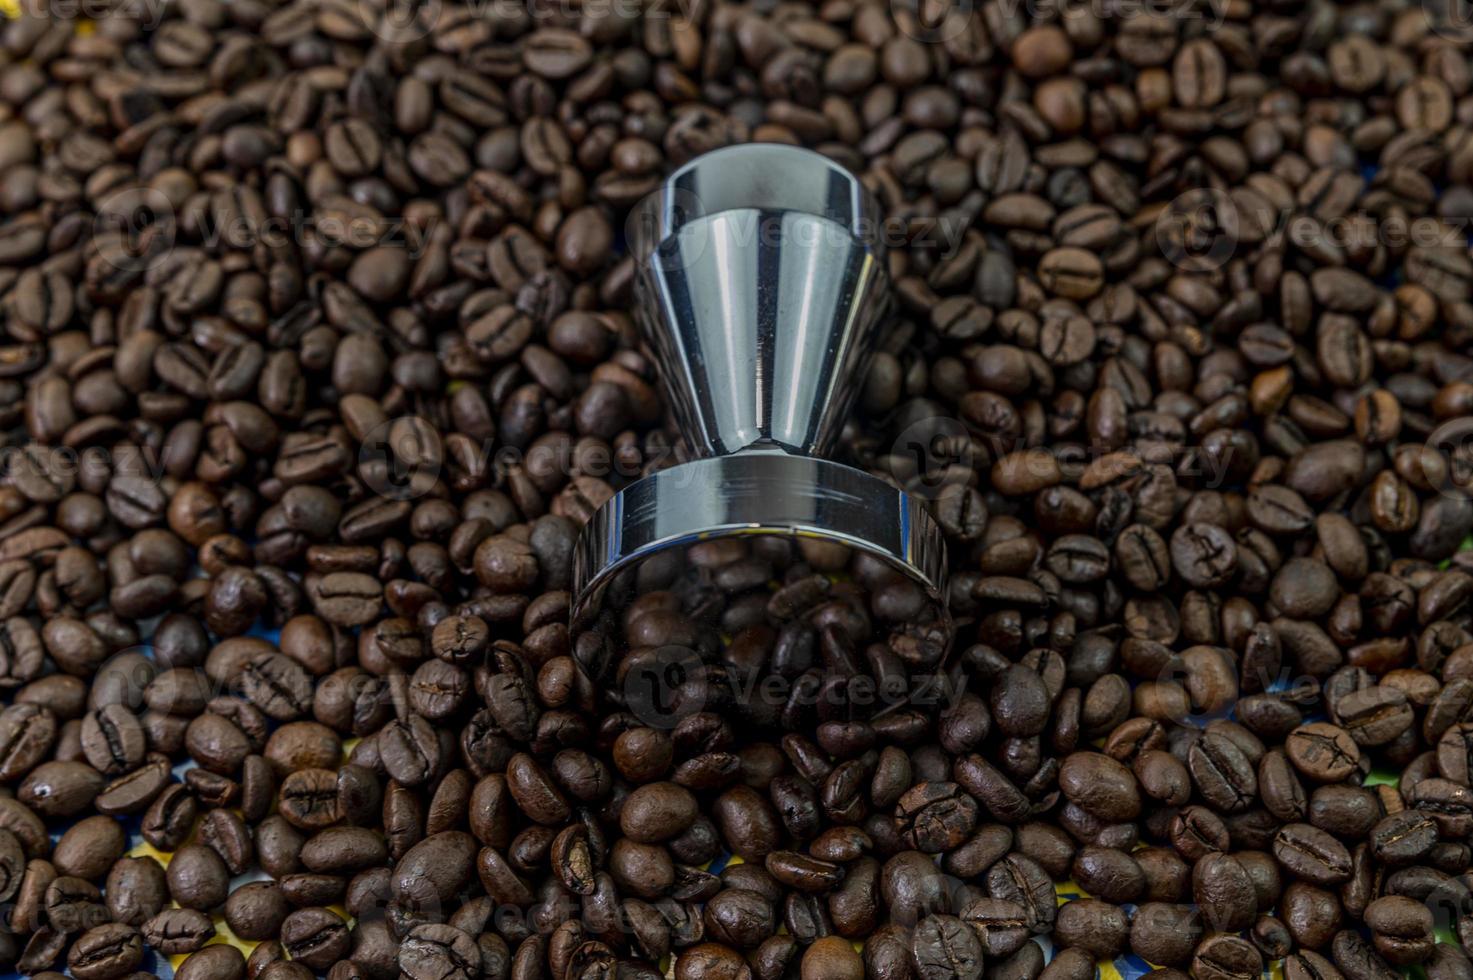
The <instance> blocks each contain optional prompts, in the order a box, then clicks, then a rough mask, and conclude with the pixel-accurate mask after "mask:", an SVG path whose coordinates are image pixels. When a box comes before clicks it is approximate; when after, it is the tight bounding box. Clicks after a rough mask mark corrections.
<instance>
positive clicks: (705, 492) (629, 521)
mask: <svg viewBox="0 0 1473 980" xmlns="http://www.w3.org/2000/svg"><path fill="white" fill-rule="evenodd" d="M741 534H781V535H789V536H794V537H812V538H819V539H822V540H826V541H832V542H836V543H839V544H843V545H847V546H849V547H851V548H854V549H856V550H858V551H862V552H865V553H867V554H869V555H872V556H874V557H876V558H879V559H881V560H883V561H884V562H886V563H887V564H889V565H891V566H893V567H894V568H895V569H896V570H897V571H898V572H901V573H903V574H904V575H906V576H908V577H909V578H911V579H913V580H914V581H916V582H917V583H918V584H920V585H921V586H922V587H923V588H925V590H926V591H927V593H928V594H929V596H930V598H931V599H932V600H933V602H934V603H935V604H936V605H937V607H938V608H939V609H940V610H941V611H942V613H943V614H944V610H945V602H944V601H942V598H943V596H942V593H943V591H944V588H945V582H946V553H945V544H944V541H943V539H942V535H941V531H940V529H939V528H938V527H937V526H936V522H935V521H934V520H933V519H932V518H931V515H930V514H928V513H927V512H926V509H925V507H924V505H923V504H922V503H921V502H920V501H919V500H917V499H915V498H913V497H911V496H909V495H908V494H906V493H903V492H902V491H900V490H897V489H895V488H894V487H892V486H890V485H889V484H888V483H885V482H884V481H883V480H880V479H877V478H875V477H873V476H870V475H869V474H867V473H864V472H862V471H860V470H856V469H854V468H853V467H849V466H845V465H843V464H842V463H835V462H831V461H829V460H824V459H815V458H812V457H807V456H793V455H788V454H786V453H782V452H775V451H774V452H757V451H750V452H745V453H738V454H736V455H733V456H720V457H714V458H709V459H698V460H693V461H691V462H689V463H685V464H682V465H680V466H676V467H672V468H671V469H668V470H661V471H659V472H657V473H654V474H652V475H650V476H648V477H645V478H644V479H643V480H640V481H639V482H638V483H635V484H633V485H632V486H629V487H627V488H626V489H624V490H623V491H622V492H620V493H619V494H618V495H616V496H615V497H614V498H613V499H611V500H609V501H608V503H606V504H604V506H603V507H602V508H600V509H599V511H598V512H597V513H596V514H595V515H594V516H593V519H592V521H591V522H590V523H589V525H588V526H587V527H586V528H585V529H584V533H583V535H582V537H581V538H580V539H579V542H578V549H577V551H576V552H575V554H574V557H573V595H574V596H577V597H578V602H577V605H576V606H575V608H574V613H573V621H574V623H575V624H577V623H579V622H581V621H584V620H585V619H586V618H587V617H588V616H589V615H590V614H591V613H594V612H596V611H597V609H598V608H599V607H600V606H601V604H602V598H603V594H604V592H605V590H606V588H607V587H608V586H609V584H610V583H611V582H612V581H613V580H615V579H616V578H618V577H619V575H620V573H621V572H624V571H627V570H631V569H634V568H635V566H637V565H639V564H640V563H641V562H643V561H644V560H645V559H648V558H650V557H653V556H654V555H657V554H660V553H663V552H665V551H668V550H670V549H674V548H679V547H683V546H689V545H693V544H697V543H699V542H701V541H703V540H707V539H710V538H717V537H725V536H729V535H741Z"/></svg>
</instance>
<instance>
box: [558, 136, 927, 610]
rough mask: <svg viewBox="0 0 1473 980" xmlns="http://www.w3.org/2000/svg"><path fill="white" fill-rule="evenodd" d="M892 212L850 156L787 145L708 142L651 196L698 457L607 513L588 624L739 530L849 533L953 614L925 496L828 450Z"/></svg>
mask: <svg viewBox="0 0 1473 980" xmlns="http://www.w3.org/2000/svg"><path fill="white" fill-rule="evenodd" d="M880 217H881V216H880V212H879V207H878V204H877V202H876V201H875V200H874V198H873V197H872V196H871V195H870V194H869V192H868V191H867V190H866V189H865V188H864V186H863V185H862V184H861V183H860V182H859V180H858V179H857V178H856V177H855V176H853V175H852V174H850V173H849V172H848V171H847V170H845V169H844V168H842V167H840V166H839V165H838V164H836V163H834V162H833V161H831V160H829V159H828V158H826V157H824V156H821V155H820V154H817V153H814V152H812V151H809V150H803V149H798V148H795V147H790V146H781V145H775V144H749V145H745V146H734V147H728V148H726V149H721V150H716V151H713V152H711V153H707V154H705V155H704V156H701V157H699V158H697V159H695V160H693V161H691V162H690V163H688V164H686V165H685V166H684V167H681V168H680V169H679V170H677V171H676V172H675V173H674V174H672V175H671V176H670V177H669V178H668V179H667V180H666V181H665V183H664V184H663V185H662V186H661V187H660V189H659V190H658V191H657V192H656V193H654V194H652V195H651V196H650V198H648V199H647V200H646V201H645V202H644V203H643V204H642V205H641V207H640V209H639V210H638V211H637V212H636V214H635V215H634V217H633V219H632V221H631V225H632V231H631V235H630V238H631V241H630V243H629V245H630V248H631V249H632V250H633V251H634V254H635V258H636V260H637V262H638V280H637V295H638V304H639V305H638V311H637V312H638V319H639V323H640V328H641V330H642V332H643V336H644V339H645V342H646V343H647V345H648V346H649V348H650V350H651V351H652V352H653V354H654V356H655V360H656V362H657V366H658V368H659V370H660V373H661V375H662V377H663V381H664V384H665V387H666V390H667V393H668V396H669V399H670V404H671V406H672V409H673V413H674V417H675V421H676V423H677V425H678V426H679V428H680V431H681V434H682V435H683V437H684V440H685V442H686V443H687V444H688V447H689V449H690V453H691V455H692V456H693V457H694V458H693V459H691V460H689V461H688V462H684V463H681V464H679V465H676V466H672V467H670V468H668V469H663V470H659V471H657V472H654V473H652V474H650V475H648V476H646V477H644V478H643V479H641V480H639V481H638V482H636V483H634V484H632V485H630V486H628V487H627V488H625V489H624V490H623V491H622V492H620V493H618V494H617V495H615V496H614V497H613V498H612V499H610V500H609V501H608V502H607V503H606V504H604V506H603V507H602V508H600V509H599V510H598V511H597V512H596V513H595V514H594V516H593V518H592V520H591V521H590V522H589V524H588V525H587V526H586V527H585V529H584V530H583V533H582V537H581V539H580V540H579V542H578V546H577V551H576V553H575V555H574V564H573V588H574V593H573V594H574V616H573V620H574V626H575V628H577V626H578V625H579V624H580V622H581V623H587V622H589V621H590V620H591V618H592V617H594V616H596V615H597V614H598V613H599V612H600V610H602V609H603V608H604V607H605V606H606V604H607V603H608V601H609V600H610V599H611V597H613V596H614V595H621V596H624V597H625V598H627V596H628V594H629V593H630V592H631V590H638V589H639V588H640V585H639V581H640V577H641V575H642V574H643V575H644V576H645V577H646V578H649V577H654V578H656V579H659V578H660V577H661V576H663V577H665V578H667V579H668V578H669V577H670V576H672V575H675V574H677V573H678V571H679V568H678V566H679V564H680V562H681V553H682V551H683V550H687V549H689V548H691V547H692V546H695V545H698V544H700V543H702V542H708V541H710V540H712V539H715V538H721V537H726V536H732V535H786V536H789V537H790V538H796V539H800V540H801V539H818V540H822V541H827V542H834V543H838V544H842V545H846V546H847V547H848V548H849V549H851V550H852V551H853V552H854V553H856V554H863V555H867V556H870V557H871V558H874V559H878V560H879V561H880V563H882V564H883V565H885V566H889V567H890V568H891V569H893V570H894V571H897V572H899V573H902V574H903V575H904V576H905V577H908V578H909V579H910V580H912V581H913V582H914V583H916V584H917V585H919V586H920V587H921V588H922V590H923V591H924V594H925V595H926V597H927V598H928V599H929V601H930V603H931V610H930V611H929V612H928V613H927V614H926V615H927V616H930V617H933V622H942V623H943V625H944V620H945V612H944V608H945V606H944V603H943V602H941V601H940V600H941V597H942V593H943V589H944V579H945V575H946V555H945V544H944V541H943V539H942V535H941V532H940V530H939V529H938V527H937V525H936V524H935V522H934V521H933V520H932V519H931V516H930V515H929V514H928V513H927V512H926V510H925V507H924V506H923V504H922V502H921V501H920V500H919V499H916V498H914V497H912V496H910V495H908V494H906V493H904V492H902V491H900V490H898V489H896V488H895V487H894V486H891V485H890V484H888V483H886V482H885V481H883V480H881V479H878V478H876V477H874V476H871V475H869V474H868V473H865V472H862V471H861V470H858V469H855V468H853V467H850V466H846V465H844V464H842V463H837V462H834V461H831V460H828V459H825V458H824V456H825V454H826V453H827V452H828V451H829V450H830V449H831V448H832V447H833V444H834V442H835V439H836V437H837V436H838V433H839V430H840V428H841V427H842V425H843V423H844V421H845V419H846V417H847V416H848V413H849V411H850V409H851V407H852V405H853V402H854V397H855V394H856V392H857V390H858V388H859V386H860V384H861V383H862V381H863V379H864V374H865V369H866V366H867V364H868V361H869V355H870V354H871V353H872V351H873V350H874V347H875V344H876V342H877V339H878V337H877V335H878V332H879V330H880V327H881V325H882V322H883V320H884V318H885V314H886V312H887V309H888V307H889V302H890V281H889V276H888V274H887V272H886V267H885V260H884V250H883V235H882V226H881V221H880ZM656 558H658V559H659V561H658V562H657V563H656V570H655V571H653V572H649V571H647V570H646V569H645V568H644V566H646V565H647V564H648V563H649V562H651V561H652V560H653V559H656ZM870 567H874V566H873V563H871V566H870Z"/></svg>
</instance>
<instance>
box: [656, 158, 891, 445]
mask: <svg viewBox="0 0 1473 980" xmlns="http://www.w3.org/2000/svg"><path fill="white" fill-rule="evenodd" d="M642 207H643V209H644V210H643V214H644V215H645V220H641V221H640V222H639V223H638V226H637V227H638V228H639V231H638V232H637V234H636V237H637V238H640V239H642V241H640V242H637V243H636V248H637V250H638V254H639V255H640V256H641V258H642V262H641V263H640V274H639V278H638V280H637V288H638V290H639V300H640V305H639V311H638V312H639V317H640V323H641V327H642V328H643V330H644V333H645V337H646V339H647V340H648V341H649V344H650V347H651V348H652V349H653V350H654V352H655V356H656V358H657V360H658V362H659V367H660V373H661V375H662V376H663V377H664V379H665V383H666V385H667V386H668V388H669V389H670V394H671V398H672V406H673V408H674V410H675V415H676V420H677V421H678V422H679V424H680V427H681V431H682V432H683V433H684V435H685V437H686V439H687V441H688V442H689V443H690V446H691V450H692V451H693V452H694V453H695V454H696V455H698V456H720V455H724V454H726V453H733V452H737V451H738V450H740V449H743V448H745V447H747V446H750V445H753V444H759V443H760V444H766V445H771V444H775V445H778V446H781V447H782V448H784V449H788V450H790V451H793V452H799V453H816V454H820V455H821V454H823V453H824V452H826V451H827V450H828V449H829V448H830V447H831V445H832V442H833V438H834V436H835V435H837V433H838V430H839V428H840V426H841V424H842V421H843V419H844V417H845V416H846V415H847V414H848V412H849V409H850V407H851V406H852V405H853V402H854V396H855V393H856V391H857V389H858V385H859V383H860V381H861V380H862V379H863V368H864V364H865V362H866V360H867V357H868V354H869V353H870V352H871V350H872V348H873V345H874V342H875V333H876V331H877V329H878V327H879V325H880V323H881V321H882V320H883V318H884V315H885V312H886V310H887V307H888V303H889V279H888V276H887V275H886V273H885V269H884V256H883V254H882V252H881V250H880V248H879V246H878V244H877V241H878V237H877V236H878V232H879V222H878V219H877V215H876V208H875V205H874V202H873V200H872V199H871V198H870V197H869V194H868V192H867V191H865V189H864V187H863V185H862V184H860V182H859V180H858V179H857V178H855V177H854V176H852V175H850V174H849V173H847V172H846V171H844V170H842V169H841V168H839V167H838V166H837V165H836V164H834V163H832V162H831V161H829V160H828V159H826V158H825V157H822V156H819V155H818V154H816V153H812V152H810V151H806V150H798V149H795V148H793V147H788V146H767V145H761V144H758V145H753V146H740V147H733V148H731V149H726V150H718V151H716V152H715V153H710V154H707V155H706V156H704V157H700V158H699V159H697V160H695V161H692V162H691V163H689V164H687V165H686V166H685V167H684V168H682V169H681V170H679V171H677V172H676V173H675V174H674V175H673V176H672V177H671V178H670V179H669V180H668V181H667V182H666V184H665V186H664V188H663V189H662V190H661V191H660V192H659V193H658V194H656V195H655V196H654V197H653V199H652V200H651V201H649V202H646V204H645V205H643V206H642ZM859 232H863V233H864V234H860V233H859ZM653 235H661V236H662V237H660V238H659V239H658V240H643V239H648V238H649V237H650V236H653ZM867 236H868V237H867Z"/></svg>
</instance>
